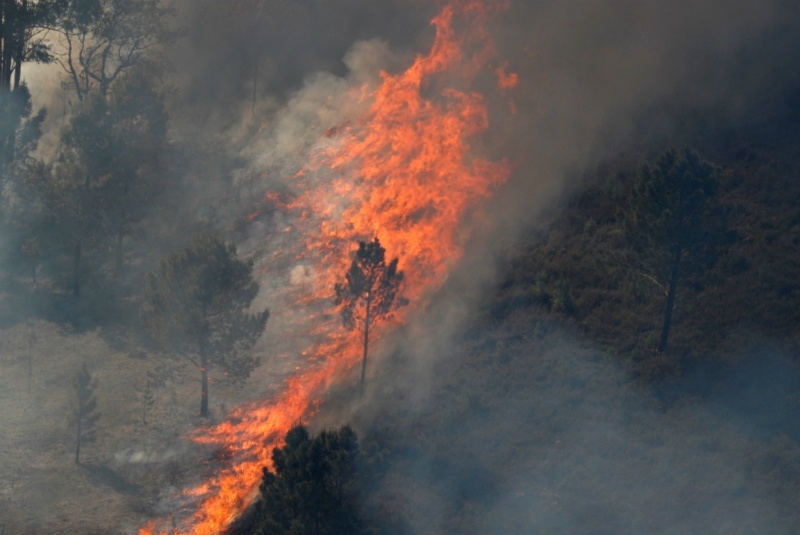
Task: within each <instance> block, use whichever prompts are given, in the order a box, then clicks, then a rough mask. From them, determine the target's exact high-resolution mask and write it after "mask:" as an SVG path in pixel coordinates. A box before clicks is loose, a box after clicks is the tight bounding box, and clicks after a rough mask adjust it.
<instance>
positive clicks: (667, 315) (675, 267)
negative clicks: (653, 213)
mask: <svg viewBox="0 0 800 535" xmlns="http://www.w3.org/2000/svg"><path fill="white" fill-rule="evenodd" d="M682 254H683V247H681V246H680V245H678V246H677V247H676V249H675V257H674V258H673V259H672V271H671V273H670V277H669V289H668V290H667V305H666V308H665V309H664V325H663V326H662V328H661V341H660V342H659V343H658V352H659V353H664V352H665V351H666V350H667V341H668V340H669V330H670V328H671V327H672V310H673V309H674V308H675V293H676V291H677V287H678V273H679V271H680V267H681V255H682Z"/></svg>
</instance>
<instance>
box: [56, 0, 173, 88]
mask: <svg viewBox="0 0 800 535" xmlns="http://www.w3.org/2000/svg"><path fill="white" fill-rule="evenodd" d="M66 4H67V8H66V9H64V10H62V12H61V13H60V17H59V21H58V25H57V30H58V31H59V33H61V35H62V37H63V41H64V46H63V50H61V51H60V52H59V53H57V54H56V56H55V58H56V60H57V61H58V63H59V65H61V67H62V69H64V72H65V73H66V74H67V80H66V81H65V83H64V85H65V87H68V88H70V89H73V90H74V91H75V93H76V95H77V97H78V100H79V101H82V100H84V99H86V97H87V96H89V95H90V94H92V93H93V92H94V93H98V94H100V96H103V97H104V96H105V95H106V94H107V93H108V91H109V89H110V88H111V85H112V84H113V83H114V81H115V80H117V78H119V77H120V76H121V75H122V74H123V73H125V72H127V71H129V70H130V69H133V68H134V67H138V66H141V65H143V64H148V65H150V66H155V65H157V64H158V63H160V62H161V61H162V57H161V56H160V55H158V54H157V53H156V51H157V49H158V46H159V45H162V44H165V43H168V42H171V41H172V40H173V39H174V38H175V37H176V34H175V33H174V32H173V31H171V30H170V26H169V20H170V18H171V16H172V14H173V9H172V8H171V7H169V6H168V5H167V2H165V1H164V0H67V2H66Z"/></svg>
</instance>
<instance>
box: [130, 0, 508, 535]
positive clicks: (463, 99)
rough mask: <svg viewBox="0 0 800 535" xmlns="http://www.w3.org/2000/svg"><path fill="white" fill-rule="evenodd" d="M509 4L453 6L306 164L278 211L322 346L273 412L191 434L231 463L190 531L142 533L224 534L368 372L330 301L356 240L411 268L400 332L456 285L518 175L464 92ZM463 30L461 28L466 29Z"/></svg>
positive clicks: (200, 500) (295, 297)
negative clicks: (476, 238)
mask: <svg viewBox="0 0 800 535" xmlns="http://www.w3.org/2000/svg"><path fill="white" fill-rule="evenodd" d="M506 4H507V2H490V1H489V0H487V1H480V0H455V1H451V2H450V3H448V4H446V5H445V6H444V7H443V8H442V10H441V12H440V13H439V14H438V15H437V16H436V17H435V18H434V19H433V20H432V24H433V26H434V27H435V28H436V37H435V40H434V43H433V46H432V49H431V51H430V53H428V54H427V55H420V56H418V57H416V59H415V61H414V63H413V64H412V65H411V67H409V68H408V69H407V70H406V71H405V72H402V73H400V74H396V75H395V74H389V73H386V72H383V73H381V84H380V85H379V87H377V88H376V89H371V90H370V89H367V88H360V90H356V91H353V92H352V96H353V98H362V99H367V100H366V101H365V102H366V103H367V104H368V106H367V108H366V110H367V111H366V112H364V114H363V116H362V117H358V118H351V119H350V120H348V121H347V122H346V123H344V124H341V125H335V126H332V127H331V128H329V129H328V131H327V132H326V133H325V135H324V136H323V139H324V142H321V143H320V144H319V145H318V148H317V150H316V151H314V152H313V153H312V154H310V155H309V157H308V159H309V160H310V161H311V162H312V163H309V164H306V165H305V166H304V167H303V168H302V169H301V170H300V172H298V173H297V174H296V175H295V176H294V177H293V178H292V183H293V186H295V190H296V191H300V193H298V194H297V195H296V196H295V198H294V199H293V200H291V201H288V202H286V203H281V204H284V208H285V209H286V210H288V211H289V212H290V213H291V214H293V215H294V217H295V222H296V223H295V224H294V225H293V228H291V229H289V230H290V232H289V234H290V235H291V236H290V238H291V237H292V236H299V238H298V244H297V246H296V247H295V250H296V251H297V252H295V253H289V254H290V256H291V257H292V258H291V260H292V261H293V262H294V263H296V264H298V265H299V264H300V263H302V264H303V265H305V266H312V267H311V268H310V270H313V271H309V272H308V273H304V275H305V277H304V278H305V279H308V281H310V283H309V284H302V285H296V286H294V287H292V288H291V290H290V291H289V294H290V295H289V296H288V298H289V299H290V300H291V301H293V302H294V303H295V304H296V305H301V306H296V305H295V306H294V310H298V309H302V310H303V311H304V313H305V312H308V311H309V310H311V311H313V310H319V309H320V305H323V309H322V312H321V313H318V314H316V315H314V314H313V313H312V315H311V317H308V315H307V316H306V317H303V318H300V319H299V320H298V321H301V322H303V324H304V325H306V326H310V327H308V330H309V333H308V336H309V337H310V338H311V339H313V340H314V343H313V344H312V346H311V348H310V349H309V350H308V351H307V352H304V355H306V357H307V360H308V362H309V364H308V365H307V366H305V369H303V370H301V371H299V372H298V373H297V374H296V375H294V376H293V377H291V378H289V379H288V380H287V384H286V387H285V389H284V390H283V392H282V393H281V394H279V395H277V396H276V397H275V398H273V399H271V400H270V401H269V402H266V403H263V402H259V403H250V404H246V405H243V406H241V407H239V408H238V409H236V410H235V411H234V412H233V413H232V414H231V415H230V416H229V418H228V419H227V421H225V422H223V423H221V424H219V425H216V426H215V427H212V428H208V429H203V430H202V431H198V432H197V433H196V434H195V435H194V436H192V439H193V440H194V441H196V442H198V443H202V444H209V445H212V446H214V447H216V448H218V449H220V450H224V451H225V452H226V454H227V456H228V457H229V458H230V459H231V460H230V464H229V466H226V467H221V468H219V470H218V473H217V474H216V475H214V476H213V477H211V478H210V479H209V480H208V481H206V482H205V483H203V484H202V485H199V486H197V487H196V488H193V489H189V490H187V491H185V492H184V496H185V497H186V499H187V500H189V501H190V502H191V503H193V504H196V505H195V506H196V510H195V512H194V513H193V514H191V515H190V516H189V517H188V518H186V519H184V520H182V521H181V522H178V524H179V525H180V527H179V528H176V529H174V530H173V528H172V527H167V526H168V525H169V524H171V522H167V521H164V520H162V521H154V522H151V523H149V524H148V525H147V526H146V527H144V528H142V529H141V530H140V532H139V533H140V535H153V534H157V533H158V534H162V535H166V534H168V533H169V534H170V535H174V534H175V533H181V534H194V535H212V534H219V533H220V532H222V531H223V530H224V529H225V527H226V526H227V525H228V524H229V523H230V521H231V520H232V519H233V518H234V517H235V516H236V515H237V514H238V513H240V512H241V511H242V510H243V508H245V507H246V506H247V504H248V501H249V500H250V499H252V496H253V494H254V492H255V490H254V489H256V488H257V486H258V483H259V480H260V478H261V470H262V467H263V466H269V465H270V464H271V459H270V456H271V452H272V449H273V447H275V446H278V445H280V440H281V439H282V437H283V435H284V434H285V433H286V431H288V430H289V429H290V427H291V426H292V425H294V424H295V423H296V422H298V421H300V420H301V418H308V417H309V416H310V415H311V414H313V413H314V412H315V410H316V409H315V407H316V404H317V402H318V400H319V399H320V396H321V395H322V393H324V391H325V389H326V387H327V386H328V385H329V384H330V383H331V381H333V380H334V377H335V376H336V375H337V374H341V373H343V372H346V371H348V370H349V369H351V368H352V366H353V365H354V364H356V363H357V361H358V359H359V356H360V354H359V350H358V344H359V340H358V337H357V336H352V335H351V333H347V332H345V331H343V330H342V328H341V326H340V322H339V321H338V319H337V318H338V316H337V314H336V312H337V311H336V310H333V309H332V306H333V305H332V301H331V296H332V295H333V285H334V284H335V283H336V282H337V281H338V279H339V278H340V277H341V276H342V274H343V273H344V271H345V270H346V268H347V266H348V264H349V262H350V254H351V251H352V249H353V247H354V246H355V244H356V241H357V240H369V239H371V238H373V237H375V236H378V237H379V238H380V239H381V242H382V244H383V245H384V246H385V247H386V250H387V255H388V256H389V257H390V258H392V257H399V258H400V268H401V269H403V270H404V271H405V273H406V283H405V284H406V286H405V295H406V297H408V298H410V300H411V303H412V304H411V306H409V307H406V308H404V309H403V310H402V314H400V315H398V316H397V317H395V318H394V322H395V325H396V324H398V323H400V322H402V321H403V320H404V319H405V315H407V314H409V313H413V311H414V310H418V309H420V308H421V307H423V306H424V302H425V299H426V296H428V295H430V294H431V292H432V291H434V290H435V289H437V288H439V287H440V286H441V285H442V283H443V282H444V281H445V279H446V277H447V274H448V272H449V270H450V269H451V268H452V266H453V265H454V264H455V263H456V262H457V261H458V259H459V258H460V256H461V249H460V245H461V241H462V239H461V238H462V237H461V236H460V229H461V228H462V225H463V221H464V219H465V218H467V217H468V216H469V213H470V212H471V211H472V210H474V209H476V208H477V207H478V205H479V203H480V201H481V200H482V199H484V198H486V197H488V196H489V195H490V194H491V191H492V189H493V188H494V187H495V186H496V185H498V184H499V183H501V182H503V181H504V180H505V179H506V177H507V176H508V173H509V172H508V168H507V166H506V165H505V164H501V163H493V162H490V161H487V160H483V159H478V158H475V157H472V156H471V154H470V145H469V144H468V142H467V140H468V139H469V138H470V137H473V136H475V135H476V134H478V133H480V132H481V131H483V130H485V129H486V128H487V127H488V118H487V112H486V107H485V104H484V98H483V96H482V95H481V94H478V93H476V92H471V91H467V90H464V89H457V88H455V87H453V86H454V85H455V84H458V85H459V86H460V87H465V86H468V84H469V81H470V80H471V79H472V78H473V77H474V76H475V75H477V74H478V72H479V71H480V69H481V68H482V67H483V66H485V65H486V63H487V62H488V61H490V60H491V59H492V57H493V55H494V49H493V47H492V45H491V40H490V39H489V36H488V32H487V29H486V22H487V18H488V16H489V15H490V14H491V13H492V12H494V11H496V10H499V9H504V8H505V7H506ZM456 23H457V24H458V26H459V27H460V28H463V31H460V32H457V31H456V30H455V25H456ZM503 72H504V76H511V75H505V71H503ZM502 82H503V79H501V83H502ZM273 197H274V196H268V198H267V199H265V202H268V201H269V199H271V198H273ZM312 305H314V306H312ZM273 308H274V306H273ZM286 308H287V309H288V308H292V307H289V306H287V307H286ZM390 327H391V326H390V325H386V326H384V328H390ZM176 522H177V520H176Z"/></svg>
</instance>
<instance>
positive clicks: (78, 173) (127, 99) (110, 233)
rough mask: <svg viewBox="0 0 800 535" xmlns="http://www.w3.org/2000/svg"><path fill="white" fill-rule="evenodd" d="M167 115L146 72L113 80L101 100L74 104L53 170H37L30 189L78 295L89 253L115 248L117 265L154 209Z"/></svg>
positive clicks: (160, 185) (165, 145)
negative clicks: (64, 254)
mask: <svg viewBox="0 0 800 535" xmlns="http://www.w3.org/2000/svg"><path fill="white" fill-rule="evenodd" d="M166 132H167V116H166V112H165V111H164V106H163V103H162V101H161V98H160V95H159V94H158V93H157V91H156V90H155V88H154V82H153V81H151V80H150V79H148V77H147V73H145V72H139V71H135V72H133V71H132V72H130V73H126V74H125V75H124V76H122V77H120V78H118V79H117V81H116V82H115V84H114V85H113V87H112V88H111V91H110V92H109V94H108V95H107V97H103V96H101V95H99V94H97V95H92V96H91V97H90V98H87V99H86V100H84V101H83V102H81V103H80V104H79V106H78V107H77V109H76V112H75V113H74V114H73V115H72V117H71V118H70V120H69V123H68V124H67V126H66V128H65V129H64V131H63V133H62V136H61V140H62V145H61V151H60V154H59V157H58V160H57V161H56V162H55V164H54V165H53V166H52V167H48V166H39V167H38V168H37V169H36V170H35V172H31V173H30V177H31V180H30V181H29V182H30V184H31V185H32V186H33V188H34V189H35V191H36V192H37V194H38V196H39V198H40V199H41V200H42V204H43V206H44V212H45V214H44V218H43V219H44V220H45V221H46V223H45V224H43V225H42V226H43V227H44V228H47V229H49V231H50V232H49V234H50V235H53V236H58V237H59V239H58V240H57V243H56V244H57V245H59V244H60V245H61V246H64V245H67V246H68V247H69V248H70V249H71V251H70V253H71V255H72V291H73V294H74V295H76V296H77V295H80V290H81V281H82V278H83V275H82V271H83V258H84V255H85V253H86V252H87V249H88V250H95V251H98V250H99V251H108V250H109V249H111V248H112V246H111V243H113V244H114V245H113V248H114V250H115V253H116V254H115V262H114V272H115V273H117V272H118V271H119V270H120V268H121V266H122V244H123V239H124V238H125V236H128V235H130V234H131V232H132V231H133V229H134V228H135V226H136V225H137V224H138V223H139V222H140V221H141V220H142V219H143V218H144V217H145V215H146V214H147V213H149V212H148V211H152V210H153V201H154V200H155V199H156V197H157V195H158V194H159V193H160V192H161V191H162V188H163V184H164V182H165V177H164V175H167V173H166V172H165V169H164V165H163V159H162V154H163V153H164V152H165V151H166V150H167V148H168V143H167V140H166Z"/></svg>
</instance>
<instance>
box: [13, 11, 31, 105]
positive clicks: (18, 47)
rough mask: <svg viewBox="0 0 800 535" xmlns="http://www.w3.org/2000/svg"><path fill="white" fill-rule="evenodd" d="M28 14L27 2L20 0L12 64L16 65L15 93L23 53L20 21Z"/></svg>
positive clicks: (23, 45) (19, 77)
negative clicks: (20, 7)
mask: <svg viewBox="0 0 800 535" xmlns="http://www.w3.org/2000/svg"><path fill="white" fill-rule="evenodd" d="M27 14H28V0H22V11H21V12H20V13H19V14H18V17H19V18H20V19H21V20H20V21H19V23H18V26H17V35H16V36H15V38H16V43H14V44H15V45H16V50H15V51H14V54H15V57H14V62H15V63H16V65H15V66H14V90H15V91H16V90H17V89H18V88H19V83H20V79H21V77H22V56H23V54H24V53H25V28H24V27H23V25H22V20H23V19H25V18H26V17H27Z"/></svg>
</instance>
